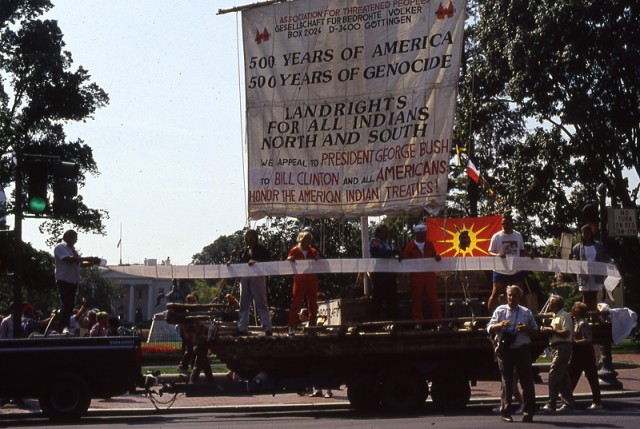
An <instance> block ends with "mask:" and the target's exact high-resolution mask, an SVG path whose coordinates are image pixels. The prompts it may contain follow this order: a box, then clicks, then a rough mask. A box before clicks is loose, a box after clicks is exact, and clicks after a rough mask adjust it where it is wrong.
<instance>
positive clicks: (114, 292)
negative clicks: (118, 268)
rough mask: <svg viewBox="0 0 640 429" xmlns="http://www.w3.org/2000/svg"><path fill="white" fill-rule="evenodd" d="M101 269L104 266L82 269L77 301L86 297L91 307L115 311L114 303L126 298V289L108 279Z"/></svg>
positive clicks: (110, 311)
mask: <svg viewBox="0 0 640 429" xmlns="http://www.w3.org/2000/svg"><path fill="white" fill-rule="evenodd" d="M101 270H103V268H100V267H96V266H92V267H88V268H83V269H82V270H81V271H80V282H79V283H78V293H77V294H76V301H77V302H78V303H79V301H80V299H81V298H86V299H87V301H88V305H89V308H99V309H100V310H102V311H106V312H108V313H113V312H114V305H115V304H116V303H120V302H122V300H123V299H124V290H123V287H122V285H120V284H119V283H118V282H116V281H114V280H111V279H106V278H105V277H104V276H103V275H102V273H101Z"/></svg>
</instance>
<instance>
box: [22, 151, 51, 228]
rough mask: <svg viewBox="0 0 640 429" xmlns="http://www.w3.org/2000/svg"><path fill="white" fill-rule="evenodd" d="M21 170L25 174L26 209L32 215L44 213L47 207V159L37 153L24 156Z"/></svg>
mask: <svg viewBox="0 0 640 429" xmlns="http://www.w3.org/2000/svg"><path fill="white" fill-rule="evenodd" d="M23 170H24V172H25V174H26V176H27V211H28V212H29V213H31V214H34V215H42V214H45V212H46V211H47V208H48V207H49V200H48V198H47V188H48V185H49V160H48V159H47V158H46V157H39V156H37V155H36V156H25V157H24V166H23Z"/></svg>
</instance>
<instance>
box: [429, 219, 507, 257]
mask: <svg viewBox="0 0 640 429" xmlns="http://www.w3.org/2000/svg"><path fill="white" fill-rule="evenodd" d="M501 229H502V216H485V217H464V218H446V219H444V218H427V239H428V240H429V241H431V242H432V243H433V245H434V246H435V248H436V252H438V253H439V254H440V255H441V256H443V257H455V256H487V255H488V254H489V243H490V242H491V237H492V236H493V234H495V233H496V232H498V231H500V230H501Z"/></svg>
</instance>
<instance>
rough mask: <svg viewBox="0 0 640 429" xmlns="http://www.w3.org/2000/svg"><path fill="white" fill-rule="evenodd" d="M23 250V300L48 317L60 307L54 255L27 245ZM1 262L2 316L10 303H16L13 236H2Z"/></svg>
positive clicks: (8, 234) (0, 242)
mask: <svg viewBox="0 0 640 429" xmlns="http://www.w3.org/2000/svg"><path fill="white" fill-rule="evenodd" d="M22 249H23V250H22V251H23V262H22V263H23V266H24V267H25V269H24V272H23V275H22V281H23V294H22V295H23V300H24V301H25V302H29V303H31V304H32V305H34V306H35V307H36V308H37V309H39V310H41V311H43V312H44V313H46V314H48V313H50V312H51V310H53V309H54V308H57V307H58V306H59V299H58V292H57V291H56V288H55V278H54V266H55V262H54V259H53V256H52V255H51V254H50V253H48V252H44V251H41V250H36V249H34V248H33V247H32V246H31V245H30V244H28V243H23V246H22ZM0 261H2V265H3V266H2V271H1V272H2V273H3V274H2V276H0V313H2V312H4V311H5V309H6V308H7V306H8V304H9V302H11V301H13V284H14V283H13V278H12V273H13V266H14V241H13V233H10V232H5V233H3V234H0Z"/></svg>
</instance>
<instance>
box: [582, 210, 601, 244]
mask: <svg viewBox="0 0 640 429" xmlns="http://www.w3.org/2000/svg"><path fill="white" fill-rule="evenodd" d="M581 221H582V224H581V225H580V226H581V227H582V225H589V226H590V227H591V232H593V236H594V237H598V234H599V230H598V225H599V224H600V213H599V211H598V206H597V205H596V204H587V205H586V206H584V207H583V208H582V219H581Z"/></svg>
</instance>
